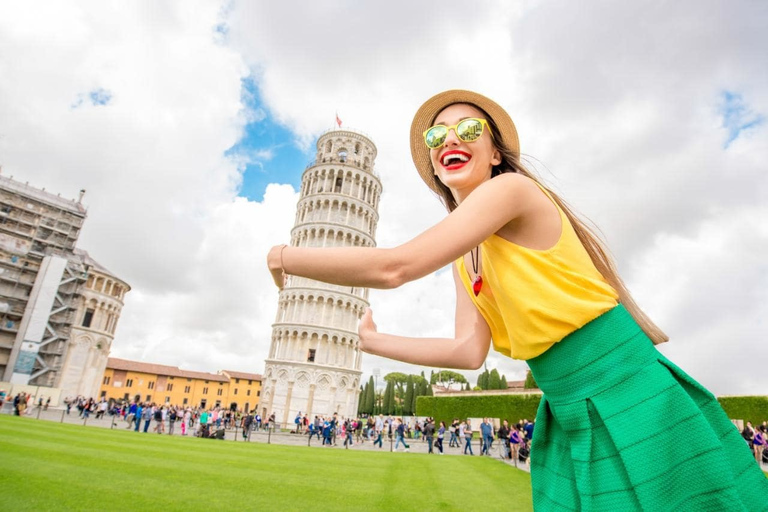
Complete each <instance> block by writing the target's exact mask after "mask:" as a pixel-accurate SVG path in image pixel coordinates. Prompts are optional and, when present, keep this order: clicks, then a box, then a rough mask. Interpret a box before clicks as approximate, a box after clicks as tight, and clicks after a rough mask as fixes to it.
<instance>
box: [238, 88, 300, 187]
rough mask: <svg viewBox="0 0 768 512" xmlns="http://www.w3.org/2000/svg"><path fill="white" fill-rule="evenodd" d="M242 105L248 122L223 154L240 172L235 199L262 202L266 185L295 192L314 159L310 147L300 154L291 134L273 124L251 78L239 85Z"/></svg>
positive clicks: (278, 125) (275, 123)
mask: <svg viewBox="0 0 768 512" xmlns="http://www.w3.org/2000/svg"><path fill="white" fill-rule="evenodd" d="M242 87H243V92H242V101H243V105H244V106H245V108H246V109H247V113H248V116H249V118H250V119H251V121H249V122H248V124H247V125H246V126H245V130H244V132H243V137H242V138H241V139H240V140H239V141H238V142H237V144H235V145H234V146H232V147H231V148H229V149H228V150H227V152H226V156H228V157H229V158H232V159H233V160H235V161H237V162H238V164H239V165H240V166H241V167H242V168H243V180H242V184H241V186H240V190H239V192H238V195H239V196H241V197H245V198H247V199H249V200H251V201H262V200H263V199H264V191H265V190H266V188H267V185H268V184H270V183H287V184H289V185H292V186H293V188H294V189H296V190H298V189H299V187H300V185H301V175H302V174H303V173H304V169H305V168H306V167H307V165H308V164H309V163H310V161H313V160H314V158H315V153H314V146H312V147H310V148H309V151H310V152H304V151H302V150H301V149H300V148H299V146H298V144H297V143H296V138H295V137H294V135H293V133H292V132H291V131H290V130H288V129H287V128H285V127H284V126H282V125H280V124H278V123H277V122H275V121H274V120H273V119H272V117H271V115H270V113H269V111H268V110H267V109H266V108H265V107H264V106H263V104H262V102H261V98H260V95H259V91H258V86H257V84H256V82H255V81H254V79H253V78H247V79H244V80H243V82H242Z"/></svg>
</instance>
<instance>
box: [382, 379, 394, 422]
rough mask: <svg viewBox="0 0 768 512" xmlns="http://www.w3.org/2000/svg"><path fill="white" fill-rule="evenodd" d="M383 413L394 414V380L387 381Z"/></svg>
mask: <svg viewBox="0 0 768 512" xmlns="http://www.w3.org/2000/svg"><path fill="white" fill-rule="evenodd" d="M382 401H383V402H384V403H383V404H382V409H383V410H382V412H383V414H392V413H393V412H394V409H395V387H394V385H393V384H392V381H389V382H387V389H386V390H384V399H383V400H382Z"/></svg>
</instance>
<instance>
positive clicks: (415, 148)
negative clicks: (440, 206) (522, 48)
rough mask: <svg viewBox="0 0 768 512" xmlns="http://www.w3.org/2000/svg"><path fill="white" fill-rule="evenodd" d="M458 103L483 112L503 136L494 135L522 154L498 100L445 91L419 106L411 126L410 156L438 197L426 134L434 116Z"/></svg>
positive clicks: (438, 189) (518, 142) (470, 93)
mask: <svg viewBox="0 0 768 512" xmlns="http://www.w3.org/2000/svg"><path fill="white" fill-rule="evenodd" d="M455 103H469V104H472V105H475V106H477V107H479V108H481V109H483V110H484V111H485V112H486V113H487V114H488V116H490V118H491V119H492V120H493V122H494V123H495V124H496V126H497V127H498V129H499V132H500V133H498V134H495V135H496V136H498V137H500V138H501V140H502V141H503V142H504V144H505V145H506V146H507V148H509V149H511V150H512V151H513V152H515V153H517V154H519V153H520V141H519V140H518V138H517V129H516V128H515V124H514V123H513V122H512V118H511V117H509V114H507V112H506V110H504V109H503V108H501V106H499V104H498V103H496V102H495V101H493V100H491V99H489V98H486V97H485V96H483V95H482V94H477V93H476V92H472V91H464V90H460V89H454V90H450V91H445V92H441V93H440V94H436V95H435V96H432V97H431V98H429V99H428V100H427V101H425V102H424V104H423V105H422V106H421V107H419V110H417V111H416V115H415V116H413V122H412V123H411V157H412V158H413V163H414V164H415V165H416V170H418V171H419V175H420V176H421V179H423V180H424V183H426V184H427V186H428V187H429V188H430V189H432V191H433V192H435V193H436V194H438V195H440V188H439V187H438V185H437V177H436V176H435V173H434V169H433V168H432V161H431V160H430V158H429V148H428V147H427V145H426V144H425V143H424V132H425V131H426V130H427V129H428V128H430V127H431V126H432V123H434V121H435V117H437V114H439V113H440V111H442V110H443V109H444V108H445V107H447V106H449V105H453V104H455Z"/></svg>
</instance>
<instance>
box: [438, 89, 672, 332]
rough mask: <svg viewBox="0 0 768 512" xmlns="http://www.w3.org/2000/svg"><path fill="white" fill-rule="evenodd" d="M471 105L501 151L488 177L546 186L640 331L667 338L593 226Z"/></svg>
mask: <svg viewBox="0 0 768 512" xmlns="http://www.w3.org/2000/svg"><path fill="white" fill-rule="evenodd" d="M470 105H471V106H473V107H475V108H476V109H478V110H479V111H480V112H483V114H484V115H485V119H486V120H487V121H488V125H489V126H490V128H491V132H492V133H493V144H494V146H495V147H496V149H497V150H498V151H499V153H500V154H501V163H499V164H498V165H495V166H494V167H493V169H492V171H491V178H493V177H495V176H498V175H499V174H502V173H505V172H516V173H518V174H522V175H523V176H526V177H528V178H529V179H531V180H533V181H535V182H536V183H538V185H539V186H540V187H541V188H543V189H544V190H546V191H547V193H549V195H550V196H552V199H553V200H554V201H555V203H557V206H559V207H560V208H561V209H562V210H563V212H564V213H565V215H566V217H568V221H570V223H571V226H573V230H574V231H575V232H576V235H577V236H578V237H579V240H580V241H581V244H582V245H583V246H584V249H586V251H587V254H589V257H590V258H591V259H592V263H593V264H594V265H595V268H597V271H598V272H600V274H601V275H602V276H603V277H604V278H605V279H606V280H607V281H608V283H609V284H610V285H611V286H612V287H613V288H614V290H616V292H617V293H618V294H619V302H621V304H623V305H624V307H625V308H626V310H627V311H628V312H629V314H630V315H632V318H634V319H635V322H637V324H638V325H639V326H640V328H641V329H642V330H643V332H645V334H646V335H647V336H648V337H649V338H650V339H651V341H653V343H654V344H659V343H664V342H665V341H669V336H667V335H666V334H665V333H664V331H662V330H661V329H660V328H659V327H658V326H657V325H656V324H655V323H653V321H651V319H650V318H649V317H648V315H646V314H645V313H644V312H643V310H642V309H640V306H638V305H637V303H636V302H635V300H634V299H633V298H632V295H631V294H630V293H629V290H628V289H627V287H626V285H625V284H624V281H622V279H621V277H620V276H619V272H618V270H617V269H616V264H615V263H614V261H613V258H611V256H610V254H609V252H608V249H607V248H606V246H605V244H604V243H603V241H602V240H600V237H599V236H598V235H597V234H596V233H595V232H594V230H593V229H592V228H590V227H589V226H588V225H587V223H585V222H584V221H582V220H581V219H580V218H579V216H578V215H576V213H575V212H574V211H573V210H572V209H571V208H570V207H569V206H568V203H566V202H565V201H564V200H563V199H561V198H560V196H558V195H557V194H555V193H554V192H553V191H552V190H550V189H549V188H548V187H547V186H545V185H544V184H543V183H541V182H540V181H539V179H538V178H537V177H536V176H535V175H534V174H533V173H532V172H531V171H529V170H528V169H527V168H526V167H525V166H524V165H523V164H522V163H521V162H520V154H519V153H517V152H515V151H512V150H511V149H509V147H507V146H506V144H504V141H503V139H502V138H501V137H500V136H499V135H500V134H499V129H498V127H497V126H496V123H495V122H494V120H493V118H491V116H489V115H488V114H487V113H486V112H485V111H484V110H483V109H482V108H480V107H478V106H477V105H472V104H470ZM435 181H436V185H437V188H438V189H439V191H440V194H439V195H440V198H441V200H442V201H443V204H444V205H445V207H446V208H447V209H448V211H449V212H452V211H453V210H455V209H456V208H457V207H458V204H457V203H456V199H455V198H454V197H453V193H452V192H451V190H450V189H449V188H448V187H446V186H445V185H443V183H442V182H441V181H440V180H439V179H436V180H435Z"/></svg>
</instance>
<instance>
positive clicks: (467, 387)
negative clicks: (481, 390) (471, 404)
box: [464, 382, 469, 391]
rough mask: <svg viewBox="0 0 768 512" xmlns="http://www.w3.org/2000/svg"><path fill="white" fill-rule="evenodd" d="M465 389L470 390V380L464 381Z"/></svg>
mask: <svg viewBox="0 0 768 512" xmlns="http://www.w3.org/2000/svg"><path fill="white" fill-rule="evenodd" d="M464 391H469V382H465V383H464Z"/></svg>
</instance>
